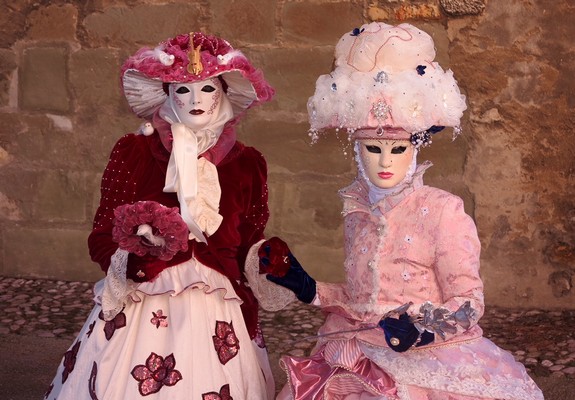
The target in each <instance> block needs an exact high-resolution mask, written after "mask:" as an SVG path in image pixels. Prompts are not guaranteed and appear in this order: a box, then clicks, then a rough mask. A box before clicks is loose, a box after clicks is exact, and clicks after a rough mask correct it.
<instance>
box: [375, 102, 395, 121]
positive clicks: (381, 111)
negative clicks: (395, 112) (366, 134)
mask: <svg viewBox="0 0 575 400" xmlns="http://www.w3.org/2000/svg"><path fill="white" fill-rule="evenodd" d="M390 112H391V107H390V106H389V105H388V104H387V103H386V102H385V101H383V100H379V101H377V102H376V103H375V104H373V105H372V106H371V113H372V114H373V116H374V117H375V119H376V120H377V122H378V123H379V124H380V125H381V124H382V122H383V121H385V120H386V118H387V116H388V115H389V113H390Z"/></svg>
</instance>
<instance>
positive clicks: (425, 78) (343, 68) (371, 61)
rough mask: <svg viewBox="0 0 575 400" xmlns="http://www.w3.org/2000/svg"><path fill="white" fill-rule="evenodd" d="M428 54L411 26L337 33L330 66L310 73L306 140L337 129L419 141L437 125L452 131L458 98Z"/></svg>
mask: <svg viewBox="0 0 575 400" xmlns="http://www.w3.org/2000/svg"><path fill="white" fill-rule="evenodd" d="M434 59H435V47H434V43H433V39H432V38H431V36H429V35H428V34H427V33H425V32H423V31H422V30H420V29H418V28H416V27H414V26H413V25H410V24H401V25H398V26H392V25H387V24H384V23H381V22H372V23H370V24H366V25H363V26H362V27H361V28H356V29H354V30H353V31H351V32H348V33H346V34H344V35H343V36H342V37H341V39H340V40H339V42H338V43H337V45H336V48H335V69H334V70H333V71H332V72H331V73H329V74H327V75H321V76H320V77H319V78H318V79H317V82H316V90H315V94H314V95H313V96H312V97H310V99H309V101H308V112H309V122H310V134H311V136H312V140H314V141H315V140H317V139H318V137H319V134H320V133H321V132H323V131H325V130H328V129H336V130H340V129H341V130H346V131H347V133H348V134H349V136H350V138H351V139H358V138H364V139H365V138H393V139H409V140H411V142H412V143H413V144H414V145H416V146H422V145H427V144H429V143H430V142H431V136H432V135H433V134H435V133H436V132H439V131H440V130H442V129H443V128H444V127H453V128H454V134H457V133H459V124H460V119H461V117H462V115H463V111H465V109H466V108H467V106H466V104H465V96H463V95H462V94H461V93H460V91H459V87H458V85H457V82H456V81H455V79H454V77H453V73H452V72H451V71H450V70H447V71H444V70H443V69H442V68H441V66H440V65H439V64H438V63H437V62H435V61H434Z"/></svg>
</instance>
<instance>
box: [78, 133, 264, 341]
mask: <svg viewBox="0 0 575 400" xmlns="http://www.w3.org/2000/svg"><path fill="white" fill-rule="evenodd" d="M169 157H170V153H169V152H168V151H167V150H166V149H165V148H164V146H163V145H162V143H161V141H160V138H159V135H158V133H157V132H154V134H153V135H151V136H143V135H135V134H128V135H126V136H124V137H122V138H121V139H120V140H119V141H118V142H117V143H116V145H115V146H114V149H113V150H112V154H111V155H110V161H109V162H108V166H107V167H106V170H105V171H104V174H103V176H102V185H101V199H100V206H99V207H98V211H97V212H96V216H95V217H94V226H93V230H92V233H91V234H90V236H89V238H88V247H89V249H90V256H91V257H92V260H93V261H95V262H97V263H99V264H100V266H101V268H102V270H103V271H104V272H106V271H107V270H108V267H109V266H110V257H111V256H112V254H114V252H115V251H116V250H117V248H118V244H117V243H116V242H114V241H113V240H112V226H113V222H112V221H113V218H114V209H115V208H116V207H117V206H119V205H122V204H127V203H134V202H136V201H144V200H152V201H157V202H158V203H161V204H163V205H165V206H167V207H179V203H178V199H177V196H176V194H175V193H164V192H163V191H162V189H163V187H164V183H165V177H166V169H167V165H168V160H169ZM216 168H217V170H218V177H219V181H220V186H221V190H222V195H221V200H220V211H219V212H220V214H221V215H222V217H223V221H222V224H221V225H220V227H219V228H218V230H217V231H216V232H215V233H214V234H213V235H212V236H210V237H208V239H207V241H208V243H207V245H206V244H204V243H198V242H197V241H195V240H190V241H189V243H188V245H189V249H188V251H187V252H185V253H184V252H180V253H177V254H176V255H175V256H174V258H172V259H171V260H170V261H161V260H158V259H156V258H153V257H150V256H144V257H138V256H136V255H135V254H130V256H129V258H128V271H127V276H128V278H130V279H132V280H134V281H136V282H142V281H145V280H151V279H153V278H154V277H155V276H156V275H157V274H158V273H160V272H161V271H162V270H164V269H165V268H168V267H171V266H174V265H177V264H180V263H182V262H184V261H187V260H189V259H190V258H191V257H192V255H193V256H194V257H195V258H196V259H197V260H198V261H200V262H201V263H202V264H204V265H206V266H208V267H209V268H212V269H214V270H216V271H218V272H221V273H222V274H224V275H225V276H227V277H228V278H229V279H230V281H231V283H232V285H233V286H234V289H235V290H236V293H237V294H238V295H239V296H240V298H241V299H242V300H243V302H244V303H243V304H242V312H243V315H244V318H245V322H246V325H247V327H248V331H249V333H250V336H251V337H252V338H253V337H255V334H256V329H257V321H258V303H257V300H256V299H255V297H254V296H253V294H252V292H251V290H250V289H249V288H248V287H247V286H246V279H245V277H244V275H243V269H244V263H245V259H246V255H247V252H248V250H249V248H250V247H251V246H252V245H253V244H255V243H256V242H257V241H259V240H260V239H262V238H263V231H264V228H265V225H266V223H267V220H268V218H269V211H268V205H267V200H268V192H267V184H266V180H267V167H266V162H265V159H264V158H263V156H262V155H261V154H260V153H259V152H258V151H257V150H256V149H254V148H252V147H246V146H245V145H243V144H242V143H240V142H236V143H235V144H234V146H233V147H232V149H231V150H230V152H229V153H228V154H227V155H226V156H225V157H224V158H223V160H222V161H221V162H220V163H219V164H218V165H217V166H216ZM139 270H142V271H143V272H144V273H145V277H144V278H139V277H138V276H137V275H136V273H137V272H138V271H139Z"/></svg>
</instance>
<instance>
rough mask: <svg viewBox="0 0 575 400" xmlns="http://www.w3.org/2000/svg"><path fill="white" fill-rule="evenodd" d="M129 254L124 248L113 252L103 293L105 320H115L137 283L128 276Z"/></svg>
mask: <svg viewBox="0 0 575 400" xmlns="http://www.w3.org/2000/svg"><path fill="white" fill-rule="evenodd" d="M129 254H130V253H128V252H127V251H126V250H122V249H118V250H116V252H115V253H114V254H112V257H111V263H110V268H108V273H107V274H106V278H105V279H104V290H103V293H102V312H103V314H104V320H105V321H111V320H113V319H114V317H115V316H116V315H118V314H119V313H120V311H122V309H123V308H124V305H125V304H126V299H127V297H128V295H129V294H130V293H131V292H133V291H134V286H135V284H134V283H133V282H132V281H128V279H127V278H126V270H127V267H128V255H129Z"/></svg>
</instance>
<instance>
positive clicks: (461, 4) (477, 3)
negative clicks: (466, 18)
mask: <svg viewBox="0 0 575 400" xmlns="http://www.w3.org/2000/svg"><path fill="white" fill-rule="evenodd" d="M439 2H440V3H441V7H442V8H443V9H444V10H445V12H446V13H447V14H449V15H454V16H459V15H477V14H481V13H482V12H483V10H485V0H439Z"/></svg>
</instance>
